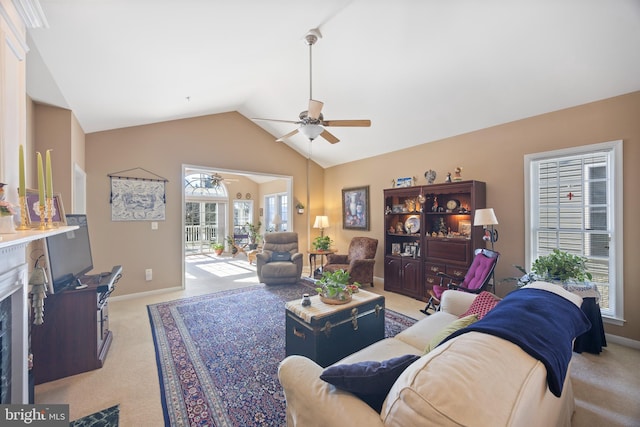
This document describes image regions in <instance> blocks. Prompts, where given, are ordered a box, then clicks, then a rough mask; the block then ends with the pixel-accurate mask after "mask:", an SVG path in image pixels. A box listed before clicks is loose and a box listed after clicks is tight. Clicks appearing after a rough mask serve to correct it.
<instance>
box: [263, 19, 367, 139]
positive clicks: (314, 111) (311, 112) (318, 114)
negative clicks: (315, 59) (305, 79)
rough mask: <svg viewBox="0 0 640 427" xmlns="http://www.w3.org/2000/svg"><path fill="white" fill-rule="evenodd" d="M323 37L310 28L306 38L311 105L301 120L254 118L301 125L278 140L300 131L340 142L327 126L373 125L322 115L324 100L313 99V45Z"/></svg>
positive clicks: (303, 113) (310, 136)
mask: <svg viewBox="0 0 640 427" xmlns="http://www.w3.org/2000/svg"><path fill="white" fill-rule="evenodd" d="M320 37H322V35H321V34H320V31H319V30H318V29H312V30H309V32H308V33H307V34H306V35H305V37H304V39H305V42H306V43H307V45H308V46H309V107H308V108H307V110H305V111H303V112H301V113H300V115H299V120H275V119H259V118H254V119H252V120H265V121H271V122H280V123H293V124H297V125H300V126H299V127H298V128H297V129H295V130H293V131H291V132H289V133H288V134H286V135H284V136H281V137H280V138H278V139H276V141H279V142H281V141H284V140H285V139H286V138H289V137H292V136H293V135H295V134H297V133H298V132H299V133H301V134H303V135H304V136H306V137H307V138H309V140H310V141H313V140H314V139H316V138H317V137H318V136H321V137H323V138H324V139H326V140H327V141H329V142H330V143H332V144H335V143H336V142H339V141H340V140H339V139H338V138H337V137H336V136H335V135H333V134H332V133H330V132H329V131H328V130H326V129H325V127H329V126H336V127H338V126H343V127H369V126H371V120H325V119H324V116H323V115H322V106H323V105H324V103H323V102H320V101H317V100H315V99H313V92H312V90H313V79H312V61H311V59H312V56H311V51H312V47H313V45H314V44H315V43H316V42H317V41H318V38H320Z"/></svg>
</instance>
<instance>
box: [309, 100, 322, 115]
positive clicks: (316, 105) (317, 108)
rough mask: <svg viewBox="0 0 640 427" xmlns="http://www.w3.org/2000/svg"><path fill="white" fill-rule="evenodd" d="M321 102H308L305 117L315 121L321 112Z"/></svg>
mask: <svg viewBox="0 0 640 427" xmlns="http://www.w3.org/2000/svg"><path fill="white" fill-rule="evenodd" d="M323 105H324V103H323V102H320V101H316V100H315V99H310V100H309V109H308V110H307V117H309V118H310V119H317V118H318V117H320V112H321V111H322V106H323Z"/></svg>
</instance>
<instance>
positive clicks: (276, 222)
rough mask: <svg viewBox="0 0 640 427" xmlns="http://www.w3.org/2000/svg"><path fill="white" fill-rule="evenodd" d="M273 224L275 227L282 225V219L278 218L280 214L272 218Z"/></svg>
mask: <svg viewBox="0 0 640 427" xmlns="http://www.w3.org/2000/svg"><path fill="white" fill-rule="evenodd" d="M273 223H274V224H275V225H280V224H282V217H281V216H280V214H275V216H274V217H273Z"/></svg>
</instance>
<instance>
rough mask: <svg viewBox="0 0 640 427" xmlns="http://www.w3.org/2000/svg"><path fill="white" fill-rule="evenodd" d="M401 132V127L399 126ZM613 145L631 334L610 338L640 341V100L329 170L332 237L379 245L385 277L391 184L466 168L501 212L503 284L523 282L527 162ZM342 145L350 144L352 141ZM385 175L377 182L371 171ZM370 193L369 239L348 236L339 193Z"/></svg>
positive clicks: (625, 99)
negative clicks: (619, 154)
mask: <svg viewBox="0 0 640 427" xmlns="http://www.w3.org/2000/svg"><path fill="white" fill-rule="evenodd" d="M400 125H401V124H399V126H400ZM613 140H623V141H624V144H623V145H624V148H623V151H624V165H623V168H624V235H625V241H624V283H625V285H624V297H625V306H624V315H625V319H626V325H625V326H615V325H609V324H607V325H606V331H607V332H608V333H612V334H614V335H620V336H623V337H627V338H630V339H634V340H640V311H639V310H637V304H638V301H640V287H639V286H637V285H636V281H637V278H638V277H640V263H639V262H637V260H638V254H639V252H640V250H639V249H638V248H637V246H638V244H637V239H638V238H640V222H638V221H637V220H636V217H637V212H639V211H640V198H638V186H639V185H640V168H638V167H637V163H638V162H639V161H640V92H634V93H631V94H628V95H624V96H620V97H616V98H611V99H607V100H604V101H600V102H595V103H591V104H586V105H583V106H579V107H575V108H570V109H567V110H562V111H558V112H554V113H550V114H544V115H541V116H537V117H532V118H528V119H525V120H520V121H516V122H512V123H508V124H505V125H501V126H496V127H492V128H488V129H483V130H479V131H476V132H472V133H468V134H465V135H460V136H457V137H453V138H448V139H445V140H442V141H437V142H432V143H428V144H424V145H421V146H418V147H413V148H410V149H406V150H402V151H397V152H394V153H390V154H386V155H383V156H377V157H372V158H369V159H366V160H362V161H357V162H353V163H349V164H344V165H340V166H336V167H333V168H329V169H327V170H326V171H325V194H324V195H325V210H326V213H327V214H328V215H329V217H330V220H331V223H332V226H331V228H330V229H329V230H328V231H327V233H328V234H329V235H330V236H331V237H332V238H333V239H334V241H335V247H337V248H338V249H339V250H340V251H343V252H344V251H345V250H346V248H347V246H348V244H349V241H350V239H351V238H352V237H353V236H355V235H366V236H370V237H374V238H377V239H379V241H380V246H379V250H378V253H377V256H376V269H375V275H376V276H378V277H383V276H384V273H383V254H382V249H381V245H382V242H383V239H384V231H383V213H384V212H383V209H384V206H383V198H382V190H383V189H384V188H388V187H391V181H392V179H394V178H396V177H401V176H416V177H418V178H419V180H418V183H419V184H425V183H426V180H425V179H424V172H425V171H426V170H428V169H434V170H435V171H436V172H437V174H438V177H437V179H436V182H442V181H443V180H444V177H445V176H446V173H447V172H453V170H454V168H455V167H456V166H462V167H463V174H462V176H463V178H464V179H475V180H479V181H485V182H486V183H487V206H488V207H492V208H494V209H495V212H496V216H497V217H498V221H499V223H500V224H499V225H498V226H497V229H498V230H499V233H500V237H499V241H498V242H497V243H496V250H498V251H500V252H501V254H502V257H501V259H500V262H499V265H498V267H497V271H496V275H497V279H498V281H499V280H500V279H503V278H506V277H513V276H515V275H517V274H518V271H517V270H515V268H514V267H513V265H523V264H524V170H523V169H524V168H523V166H524V155H525V154H530V153H537V152H543V151H550V150H556V149H561V148H566V147H575V146H580V145H587V144H594V143H600V142H606V141H613ZM341 143H345V144H348V141H343V142H341ZM372 170H375V171H380V172H379V173H377V174H374V175H372V174H371V173H370V171H372ZM360 185H369V186H370V199H371V200H370V204H371V231H370V232H368V233H363V232H357V231H352V230H342V227H341V221H342V219H341V206H342V201H341V189H342V188H346V187H354V186H360ZM512 287H513V285H512V284H509V283H503V284H501V285H499V286H498V292H499V293H501V294H506V293H507V292H508V291H509V290H510V289H512Z"/></svg>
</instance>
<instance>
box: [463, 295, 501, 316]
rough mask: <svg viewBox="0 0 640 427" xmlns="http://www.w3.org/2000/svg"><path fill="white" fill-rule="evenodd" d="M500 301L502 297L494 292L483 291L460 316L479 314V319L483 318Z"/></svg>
mask: <svg viewBox="0 0 640 427" xmlns="http://www.w3.org/2000/svg"><path fill="white" fill-rule="evenodd" d="M499 302H500V298H498V297H497V296H495V295H494V294H492V293H491V292H487V291H482V292H480V294H478V296H477V297H476V299H475V300H474V301H473V302H472V303H471V306H470V307H469V309H468V310H467V311H466V312H464V313H463V314H462V315H461V316H460V317H465V316H468V315H470V314H477V315H478V320H480V319H482V318H483V317H484V316H485V315H486V314H487V313H488V312H490V311H491V309H492V308H493V307H495V306H496V305H497V304H498V303H499Z"/></svg>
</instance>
